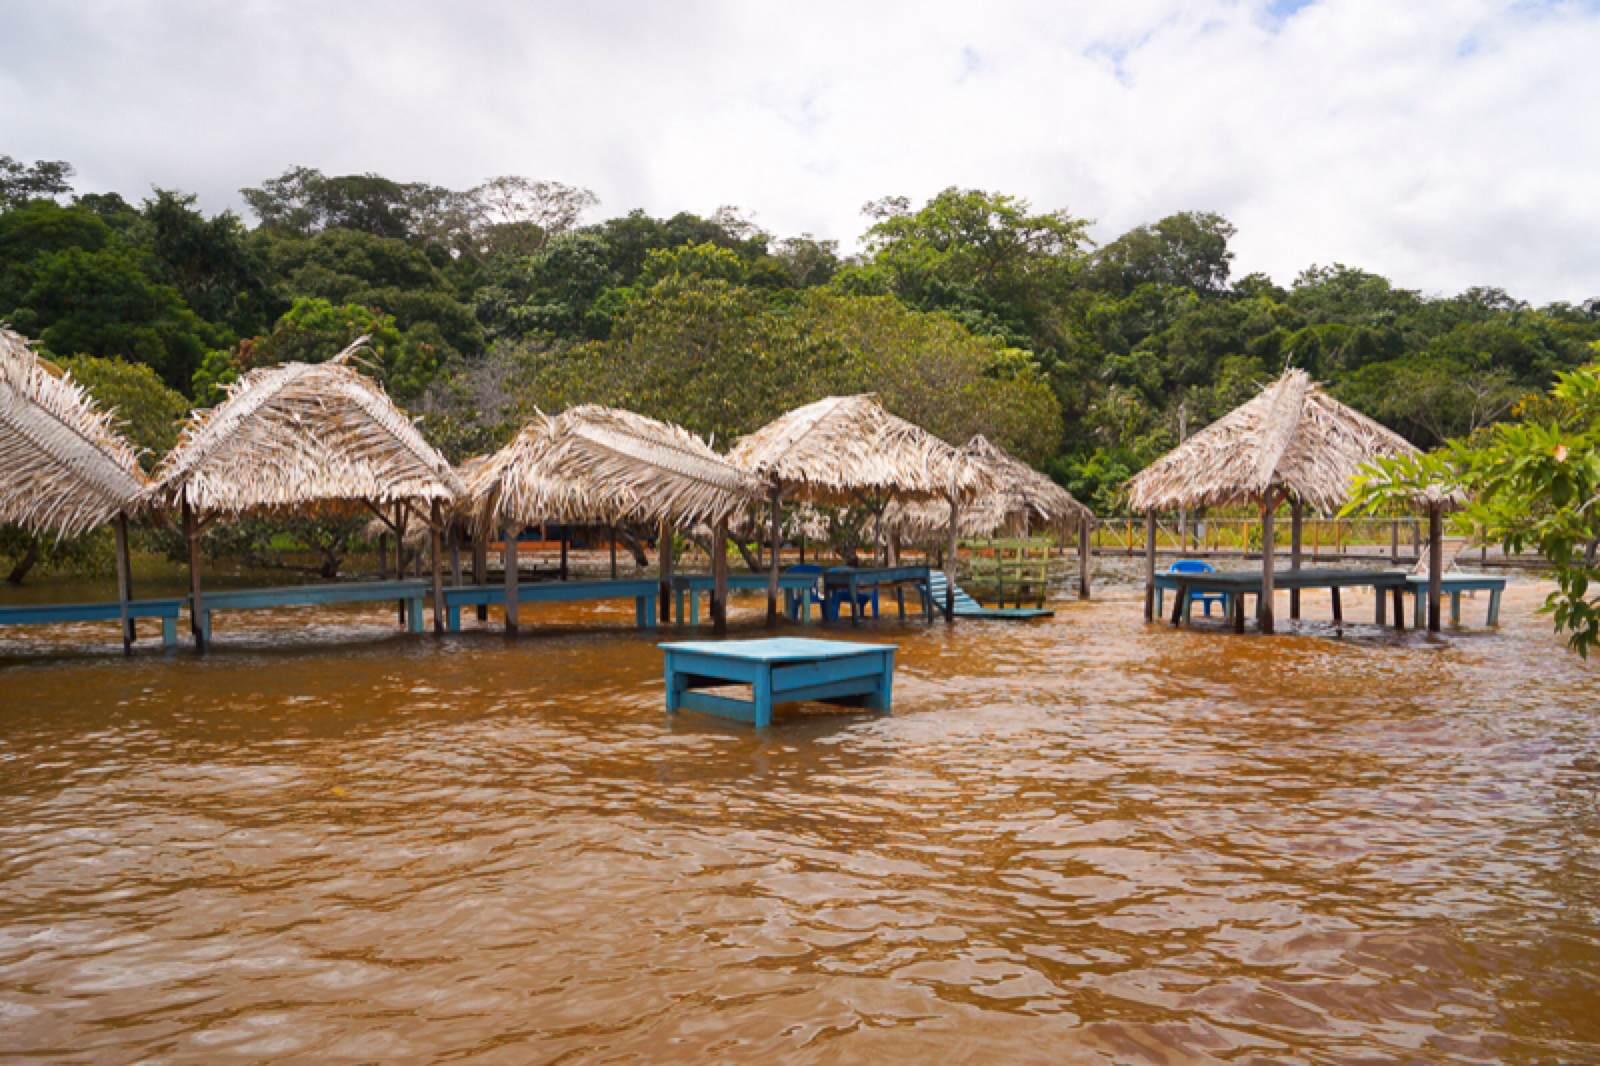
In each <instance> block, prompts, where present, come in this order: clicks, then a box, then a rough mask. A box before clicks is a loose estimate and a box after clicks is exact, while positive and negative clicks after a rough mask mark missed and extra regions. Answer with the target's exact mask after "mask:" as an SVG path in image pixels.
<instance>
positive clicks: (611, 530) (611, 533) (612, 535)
mask: <svg viewBox="0 0 1600 1066" xmlns="http://www.w3.org/2000/svg"><path fill="white" fill-rule="evenodd" d="M606 533H607V535H608V539H609V540H610V541H611V580H612V581H615V580H616V579H617V527H616V526H607V527H606Z"/></svg>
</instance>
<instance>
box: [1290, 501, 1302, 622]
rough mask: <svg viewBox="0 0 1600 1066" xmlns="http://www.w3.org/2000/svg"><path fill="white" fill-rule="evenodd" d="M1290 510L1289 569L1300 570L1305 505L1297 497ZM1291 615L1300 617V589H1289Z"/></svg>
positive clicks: (1297, 618)
mask: <svg viewBox="0 0 1600 1066" xmlns="http://www.w3.org/2000/svg"><path fill="white" fill-rule="evenodd" d="M1289 506H1290V510H1289V569H1290V570H1291V571H1295V572H1298V571H1299V569H1300V555H1301V552H1300V547H1301V545H1300V542H1301V535H1300V534H1301V529H1300V527H1301V526H1302V525H1303V524H1304V521H1305V511H1306V509H1305V505H1304V504H1303V503H1301V502H1300V500H1299V499H1298V498H1296V499H1295V500H1294V501H1293V502H1292V503H1291V504H1290V505H1289ZM1289 617H1290V618H1291V619H1294V620H1296V621H1298V620H1299V618H1300V590H1299V589H1297V588H1294V589H1290V590H1289Z"/></svg>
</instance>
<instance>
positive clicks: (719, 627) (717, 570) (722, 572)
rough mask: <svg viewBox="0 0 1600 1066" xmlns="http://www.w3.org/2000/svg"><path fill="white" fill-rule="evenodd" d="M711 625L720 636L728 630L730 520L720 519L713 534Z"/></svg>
mask: <svg viewBox="0 0 1600 1066" xmlns="http://www.w3.org/2000/svg"><path fill="white" fill-rule="evenodd" d="M711 626H712V629H713V630H714V631H715V632H716V634H717V635H718V636H721V635H722V634H724V633H726V632H727V631H728V520H727V519H726V518H723V519H721V520H719V521H718V522H717V524H716V526H715V528H714V529H713V530H712V534H711Z"/></svg>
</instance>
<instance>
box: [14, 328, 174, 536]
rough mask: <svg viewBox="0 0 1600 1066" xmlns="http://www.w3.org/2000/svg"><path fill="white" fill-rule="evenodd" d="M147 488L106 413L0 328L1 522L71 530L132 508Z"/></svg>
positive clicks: (132, 452) (133, 455) (16, 336)
mask: <svg viewBox="0 0 1600 1066" xmlns="http://www.w3.org/2000/svg"><path fill="white" fill-rule="evenodd" d="M147 490H148V483H147V481H146V479H145V476H144V472H143V471H142V470H140V469H139V458H138V454H137V453H136V452H135V450H134V448H133V446H132V445H130V444H129V443H128V442H127V441H126V440H125V439H123V437H122V436H121V435H120V434H119V433H118V432H117V430H116V428H115V422H114V415H113V413H112V412H109V411H102V410H100V409H99V408H97V407H96V406H95V404H94V401H93V400H91V399H90V398H89V394H88V393H87V392H85V391H84V389H83V387H82V386H81V385H79V384H77V383H76V382H74V381H73V380H72V378H71V377H70V376H69V375H67V374H65V373H63V372H62V371H61V370H60V369H59V368H58V367H56V366H54V365H52V364H51V363H49V362H46V361H45V360H43V359H40V358H39V357H38V355H37V354H35V352H34V351H33V349H32V348H30V347H29V346H28V343H27V342H26V341H25V340H23V338H22V337H21V336H20V335H19V334H16V333H13V332H12V331H10V330H7V329H0V523H16V524H17V525H20V526H22V527H23V528H25V529H28V530H30V531H32V532H35V533H40V534H49V533H54V534H55V535H57V536H61V537H70V536H75V535H76V534H79V533H83V532H87V531H88V530H90V529H93V528H94V527H95V526H98V525H100V524H101V523H103V522H105V521H107V520H108V519H110V518H111V517H112V516H114V515H116V514H118V513H127V512H128V511H130V510H132V509H134V508H135V507H137V506H139V504H140V503H141V502H142V500H143V498H144V496H145V494H146V492H147Z"/></svg>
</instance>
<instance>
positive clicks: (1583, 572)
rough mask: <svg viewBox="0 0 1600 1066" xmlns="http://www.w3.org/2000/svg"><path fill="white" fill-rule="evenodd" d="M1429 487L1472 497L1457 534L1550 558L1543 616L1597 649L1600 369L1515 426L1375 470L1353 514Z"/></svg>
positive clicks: (1569, 377) (1573, 381)
mask: <svg viewBox="0 0 1600 1066" xmlns="http://www.w3.org/2000/svg"><path fill="white" fill-rule="evenodd" d="M1597 354H1600V353H1597ZM1429 486H1435V487H1439V488H1443V489H1449V490H1456V491H1459V492H1462V493H1464V494H1466V496H1467V498H1468V500H1469V502H1468V503H1467V505H1466V506H1465V507H1464V508H1463V509H1462V510H1461V511H1460V512H1459V513H1458V514H1457V515H1455V516H1454V518H1453V521H1454V523H1455V525H1456V526H1457V528H1458V529H1460V530H1462V531H1464V532H1473V531H1478V533H1479V535H1481V536H1485V537H1488V538H1490V539H1492V540H1495V541H1498V542H1499V543H1501V544H1502V545H1504V547H1505V549H1506V551H1508V552H1520V551H1523V550H1526V549H1530V548H1531V549H1535V550H1537V551H1538V552H1539V554H1540V555H1542V556H1544V557H1545V558H1546V559H1548V560H1549V561H1550V562H1551V563H1552V564H1553V565H1554V567H1555V574H1556V584H1557V588H1556V591H1554V592H1552V593H1551V594H1550V596H1549V598H1548V599H1547V600H1546V601H1545V606H1544V610H1545V611H1547V612H1548V613H1549V614H1550V615H1551V618H1552V620H1553V622H1554V624H1555V628H1556V630H1557V631H1558V632H1561V633H1565V634H1566V636H1567V642H1568V646H1569V647H1571V648H1572V649H1573V650H1574V651H1576V652H1578V653H1579V654H1580V655H1584V656H1587V655H1588V653H1589V650H1590V649H1591V648H1593V647H1594V646H1595V645H1596V644H1597V643H1600V564H1597V560H1596V550H1597V546H1600V364H1597V365H1594V366H1589V367H1585V368H1583V369H1581V370H1575V371H1570V372H1567V373H1564V374H1562V375H1561V376H1560V378H1559V379H1558V381H1557V383H1556V385H1555V387H1554V388H1553V389H1551V390H1550V393H1549V395H1548V396H1547V397H1544V398H1541V399H1539V400H1536V401H1533V402H1531V403H1529V404H1528V405H1526V406H1525V408H1524V409H1523V411H1522V417H1521V418H1519V419H1518V420H1517V421H1514V422H1501V423H1498V424H1496V425H1493V426H1490V427H1489V428H1487V429H1484V430H1482V431H1480V432H1478V433H1476V434H1474V435H1473V436H1471V437H1466V438H1457V439H1455V440H1452V441H1450V442H1449V443H1448V444H1447V445H1446V447H1445V448H1444V449H1443V450H1441V451H1438V452H1432V453H1429V454H1426V455H1423V456H1420V457H1416V458H1408V459H1401V460H1386V461H1383V462H1380V463H1378V464H1376V465H1375V466H1374V467H1373V468H1371V470H1369V472H1368V473H1367V474H1366V475H1364V476H1363V477H1362V478H1361V479H1360V481H1359V482H1358V486H1357V493H1356V497H1355V500H1354V501H1353V502H1352V504H1351V506H1350V507H1349V508H1347V510H1350V511H1354V510H1367V511H1371V510H1377V509H1380V508H1382V507H1385V506H1392V505H1395V504H1404V503H1406V502H1408V501H1410V500H1411V499H1412V498H1414V497H1415V496H1416V495H1417V494H1418V493H1419V492H1421V491H1423V490H1425V489H1426V488H1428V487H1429Z"/></svg>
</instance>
